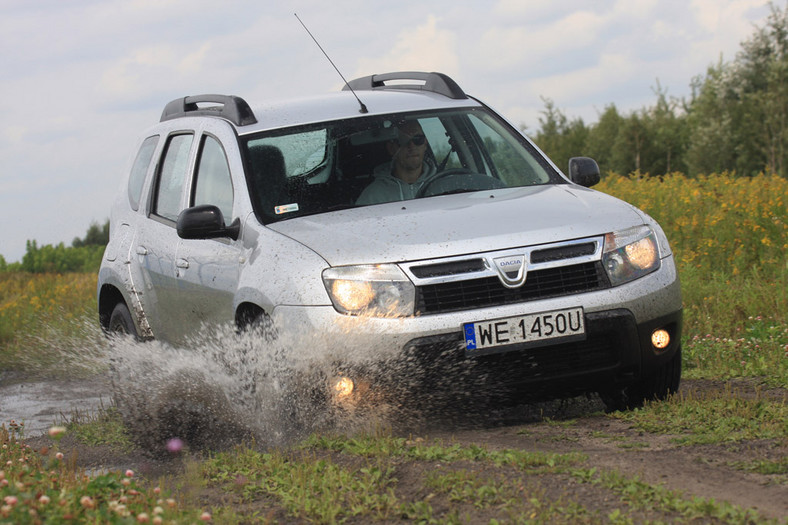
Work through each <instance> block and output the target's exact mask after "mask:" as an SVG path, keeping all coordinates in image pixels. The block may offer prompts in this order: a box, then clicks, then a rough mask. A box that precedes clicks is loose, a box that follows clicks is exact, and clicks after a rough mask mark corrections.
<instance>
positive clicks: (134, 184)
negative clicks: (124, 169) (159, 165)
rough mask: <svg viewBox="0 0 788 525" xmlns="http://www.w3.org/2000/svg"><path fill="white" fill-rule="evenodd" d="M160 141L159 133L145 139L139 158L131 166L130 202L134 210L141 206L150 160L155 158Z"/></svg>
mask: <svg viewBox="0 0 788 525" xmlns="http://www.w3.org/2000/svg"><path fill="white" fill-rule="evenodd" d="M158 143H159V136H158V135H154V136H152V137H148V138H147V139H145V140H144V141H143V142H142V146H140V151H139V152H138V153H137V158H136V159H134V165H133V166H132V167H131V174H130V175H129V187H128V194H129V204H130V205H131V209H132V210H134V211H137V210H138V209H139V207H140V197H141V196H142V186H143V185H144V184H145V176H146V175H147V174H148V168H149V167H150V161H151V159H152V158H153V152H154V151H156V144H158Z"/></svg>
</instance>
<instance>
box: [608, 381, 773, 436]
mask: <svg viewBox="0 0 788 525" xmlns="http://www.w3.org/2000/svg"><path fill="white" fill-rule="evenodd" d="M612 417H616V418H618V419H621V420H624V421H628V422H630V423H632V425H633V426H634V427H635V428H637V429H640V430H643V431H644V432H650V433H656V434H671V435H675V436H676V437H674V438H673V441H674V442H675V443H679V444H684V445H698V444H720V443H738V442H742V441H754V440H763V439H773V440H780V439H786V438H788V405H786V400H785V399H782V400H773V399H767V398H762V397H759V396H756V397H755V398H754V399H747V398H744V397H739V396H737V395H735V392H733V391H732V390H728V391H726V392H722V393H706V394H703V395H700V396H692V395H684V394H677V395H674V396H672V397H671V398H669V399H668V400H666V401H663V402H659V403H650V404H648V405H647V406H646V407H644V408H643V409H638V410H633V411H631V412H616V413H614V414H613V416H612Z"/></svg>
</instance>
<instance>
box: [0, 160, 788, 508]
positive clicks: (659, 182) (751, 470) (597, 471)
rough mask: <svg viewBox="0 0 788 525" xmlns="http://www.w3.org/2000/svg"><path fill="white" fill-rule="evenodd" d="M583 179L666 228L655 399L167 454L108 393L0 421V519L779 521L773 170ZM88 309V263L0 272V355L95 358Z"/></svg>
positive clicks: (781, 426) (783, 327) (781, 244)
mask: <svg viewBox="0 0 788 525" xmlns="http://www.w3.org/2000/svg"><path fill="white" fill-rule="evenodd" d="M596 189H599V190H601V191H605V192H607V193H610V194H613V195H615V196H618V197H620V198H622V199H624V200H626V201H628V202H631V203H632V204H634V205H636V206H638V207H640V208H641V209H643V210H644V211H646V212H647V213H649V214H650V215H652V216H653V217H654V218H655V219H657V220H658V221H659V222H660V224H661V225H662V227H663V228H664V229H665V232H666V234H667V236H668V238H669V239H670V241H671V246H672V248H673V250H674V254H675V257H676V260H677V262H678V265H679V269H680V275H681V279H682V292H683V297H684V307H685V324H684V336H683V348H684V363H683V364H684V376H683V377H684V382H683V387H682V390H681V392H679V394H678V395H676V396H674V397H673V398H671V399H669V400H667V401H665V402H662V403H653V404H649V405H647V406H646V407H645V408H643V409H641V410H636V411H632V412H616V413H612V414H603V413H602V412H601V410H600V406H599V404H598V403H596V404H595V402H594V401H593V400H574V401H572V402H569V403H558V402H556V403H547V404H540V405H537V406H527V407H519V408H518V409H517V410H515V411H509V412H503V411H491V413H489V414H485V415H484V416H483V417H477V418H476V419H475V421H474V424H473V425H468V424H467V422H464V423H463V422H460V423H458V422H457V419H458V418H456V417H455V418H453V419H452V418H449V420H448V421H447V422H446V423H445V424H442V425H436V424H432V425H431V426H428V427H423V426H422V427H418V426H417V427H413V428H411V429H406V430H405V431H403V430H401V429H397V428H391V427H383V428H378V429H376V430H374V431H368V432H362V433H354V434H344V433H338V434H337V433H333V432H332V433H325V434H317V435H313V436H311V437H309V438H308V439H307V440H306V441H303V442H301V443H299V444H297V445H293V446H289V447H286V448H275V449H269V448H263V447H260V446H256V445H255V444H254V443H249V444H246V445H243V446H240V447H238V448H237V449H232V450H227V451H223V452H216V453H212V454H209V455H199V454H187V453H186V451H181V452H179V453H178V454H173V456H172V457H170V458H167V459H150V458H149V457H148V456H146V455H145V454H144V453H142V452H141V451H139V450H137V449H135V447H134V445H133V444H132V443H133V439H130V438H132V437H133V436H129V435H128V433H127V431H126V430H125V429H124V428H123V427H122V425H121V424H120V423H119V421H118V418H117V416H116V414H115V413H114V411H113V409H112V407H108V408H107V409H106V410H105V411H101V412H100V413H98V414H74V415H72V416H71V417H70V418H69V419H68V420H66V421H63V423H62V424H63V430H65V434H64V435H63V436H61V435H57V436H55V437H54V438H52V437H49V436H41V437H38V436H26V435H25V433H24V427H23V426H20V424H19V423H18V422H13V423H12V422H0V423H2V424H3V426H2V428H0V443H3V445H4V446H3V448H2V450H0V469H2V470H0V523H6V522H8V523H36V522H37V521H36V519H37V517H38V518H40V519H41V520H42V521H41V522H47V521H46V519H49V520H50V521H49V522H53V523H59V522H61V521H65V520H67V519H68V517H70V518H73V519H74V520H76V521H77V522H90V523H92V522H101V523H104V522H116V523H126V522H133V521H135V520H136V521H137V522H141V523H144V522H151V523H170V522H178V523H191V522H195V521H197V520H200V519H204V520H209V521H212V522H215V523H289V522H299V523H300V522H314V523H339V522H348V523H368V522H387V523H388V522H413V523H543V522H553V523H575V522H582V523H642V522H691V521H692V522H695V521H700V522H711V523H770V522H777V523H788V521H786V520H787V519H788V503H786V502H788V457H787V455H788V405H786V401H787V399H786V395H787V393H788V391H787V390H786V385H788V322H786V312H787V311H788V298H787V297H786V294H787V293H788V292H786V290H788V261H787V260H786V251H787V249H788V226H786V223H787V222H788V212H787V211H786V206H787V204H788V203H786V199H788V181H786V180H785V179H781V178H779V177H775V176H767V175H761V176H759V177H755V178H733V177H730V176H727V175H710V176H707V177H699V178H697V179H687V178H685V177H683V176H681V175H671V176H667V177H664V178H658V179H657V178H653V179H652V178H641V179H636V178H625V177H618V176H608V177H607V178H605V179H604V180H603V181H602V183H601V184H599V185H598V186H597V188H596ZM93 312H95V275H91V274H65V275H28V274H19V273H0V349H2V352H1V353H0V370H14V371H16V372H17V373H24V374H34V375H46V376H55V377H73V376H74V375H75V374H85V375H88V374H90V373H91V372H95V371H96V370H95V369H92V367H93V368H95V367H98V368H100V366H102V365H101V363H100V362H99V360H91V359H89V357H90V352H91V350H89V349H90V348H93V347H95V346H96V345H97V344H96V343H95V342H90V343H89V344H88V343H87V340H88V339H98V338H100V334H99V333H98V329H97V327H96V326H95V324H96V322H95V319H94V318H95V314H94V313H93ZM86 349H87V350H86ZM85 352H87V354H88V355H87V356H86V355H85ZM80 355H82V357H83V358H87V359H83V361H85V360H86V361H91V364H90V366H88V365H86V364H85V363H84V362H82V361H81V360H80V358H79V357H80ZM2 380H3V376H2V372H0V383H2ZM0 402H1V401H0ZM58 451H60V452H62V453H64V454H65V456H64V457H62V458H59V457H58V456H57V455H56V454H57V452H58ZM2 465H5V467H2ZM107 467H116V468H110V469H109V470H108V471H104V470H98V471H97V470H96V469H97V468H99V469H100V468H107ZM128 467H132V468H133V469H134V470H137V471H138V473H137V474H134V473H131V475H128V474H129V473H126V472H125V470H126V468H128ZM85 469H91V470H89V471H88V472H89V473H90V475H86V471H85ZM140 473H141V474H142V475H140ZM3 480H6V482H5V483H4V481H3ZM45 517H46V519H45ZM113 520H114V521H113Z"/></svg>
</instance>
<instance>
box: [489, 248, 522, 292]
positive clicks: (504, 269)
mask: <svg viewBox="0 0 788 525" xmlns="http://www.w3.org/2000/svg"><path fill="white" fill-rule="evenodd" d="M493 266H494V267H495V269H496V270H498V278H499V279H500V280H501V283H503V285H504V286H505V287H507V288H519V287H520V286H522V285H523V284H524V283H525V275H526V268H525V267H526V264H525V254H518V255H507V256H506V257H496V258H495V259H493Z"/></svg>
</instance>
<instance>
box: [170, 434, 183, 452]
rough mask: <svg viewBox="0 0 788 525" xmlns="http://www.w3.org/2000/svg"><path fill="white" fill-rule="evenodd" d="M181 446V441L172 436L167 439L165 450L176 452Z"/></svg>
mask: <svg viewBox="0 0 788 525" xmlns="http://www.w3.org/2000/svg"><path fill="white" fill-rule="evenodd" d="M182 448H183V441H181V440H180V439H178V438H172V439H170V440H169V441H167V451H168V452H170V453H171V454H177V453H178V452H180V451H181V449H182Z"/></svg>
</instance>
